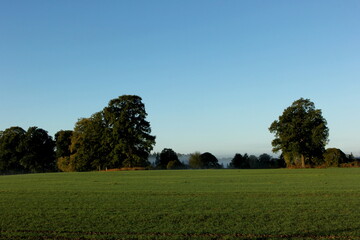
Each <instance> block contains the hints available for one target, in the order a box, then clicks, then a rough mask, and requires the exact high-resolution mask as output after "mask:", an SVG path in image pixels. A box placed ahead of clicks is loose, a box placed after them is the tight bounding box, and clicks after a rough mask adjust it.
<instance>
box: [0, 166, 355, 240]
mask: <svg viewBox="0 0 360 240" xmlns="http://www.w3.org/2000/svg"><path fill="white" fill-rule="evenodd" d="M0 214H1V217H0V227H1V232H0V234H1V235H0V236H1V237H0V239H238V238H242V239H278V238H283V239H360V168H357V169H356V168H353V169H296V170H288V169H275V170H178V171H176V170H174V171H170V170H166V171H122V172H89V173H51V174H28V175H13V176H0Z"/></svg>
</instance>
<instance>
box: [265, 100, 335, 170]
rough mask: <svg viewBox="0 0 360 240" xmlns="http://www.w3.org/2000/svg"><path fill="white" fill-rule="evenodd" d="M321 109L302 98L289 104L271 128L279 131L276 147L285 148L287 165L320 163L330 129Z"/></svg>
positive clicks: (282, 149) (280, 149)
mask: <svg viewBox="0 0 360 240" xmlns="http://www.w3.org/2000/svg"><path fill="white" fill-rule="evenodd" d="M326 124H327V122H326V120H325V119H324V118H323V116H322V112H321V110H320V109H315V105H314V103H313V102H311V101H310V100H309V99H303V98H300V99H299V100H296V101H295V102H293V104H292V105H291V106H290V107H288V108H286V109H285V110H284V112H283V114H282V115H281V116H279V119H278V120H276V121H274V122H273V123H272V124H271V126H270V128H269V130H270V132H271V133H274V134H275V139H274V140H273V141H272V146H273V151H274V152H278V151H282V154H283V156H284V158H285V161H286V163H287V165H301V166H302V167H305V165H306V164H317V163H318V162H319V161H321V159H322V154H323V153H324V149H325V145H326V144H327V142H328V136H329V130H328V128H327V126H326Z"/></svg>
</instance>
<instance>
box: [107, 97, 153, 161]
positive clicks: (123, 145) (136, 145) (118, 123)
mask: <svg viewBox="0 0 360 240" xmlns="http://www.w3.org/2000/svg"><path fill="white" fill-rule="evenodd" d="M103 114H104V121H105V123H106V125H107V139H108V140H109V141H110V143H111V153H110V157H111V159H112V161H113V163H117V164H119V165H122V166H124V167H138V166H146V165H149V162H148V157H149V154H150V152H151V150H152V149H153V145H154V144H155V136H152V135H150V133H151V128H150V123H149V122H148V121H146V116H147V113H146V111H145V105H144V104H143V103H142V99H141V98H140V97H139V96H135V95H124V96H120V97H118V98H116V99H112V100H111V101H110V102H109V105H108V106H107V107H105V108H104V110H103Z"/></svg>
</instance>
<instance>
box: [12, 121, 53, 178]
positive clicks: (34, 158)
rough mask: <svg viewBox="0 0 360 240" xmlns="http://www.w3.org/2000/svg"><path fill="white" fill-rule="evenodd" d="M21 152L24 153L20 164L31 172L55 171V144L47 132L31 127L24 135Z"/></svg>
mask: <svg viewBox="0 0 360 240" xmlns="http://www.w3.org/2000/svg"><path fill="white" fill-rule="evenodd" d="M19 148H20V151H21V152H22V153H23V156H22V158H21V159H20V164H21V165H22V166H23V167H24V168H25V169H27V170H29V171H31V172H46V171H54V170H55V169H56V164H55V152H54V148H55V142H54V141H53V139H52V137H51V136H49V135H48V133H47V131H45V130H43V129H41V128H38V127H30V128H29V129H28V130H27V132H26V133H25V134H24V135H23V138H22V140H21V143H20V146H19Z"/></svg>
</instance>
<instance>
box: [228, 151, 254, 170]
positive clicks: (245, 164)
mask: <svg viewBox="0 0 360 240" xmlns="http://www.w3.org/2000/svg"><path fill="white" fill-rule="evenodd" d="M230 168H250V163H249V157H248V155H247V154H246V153H245V155H244V156H242V155H241V154H239V153H237V154H235V156H234V158H233V159H232V160H231V162H230Z"/></svg>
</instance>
